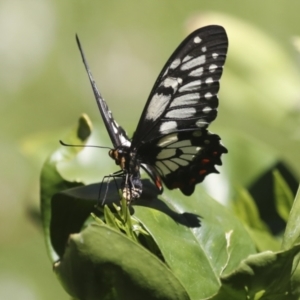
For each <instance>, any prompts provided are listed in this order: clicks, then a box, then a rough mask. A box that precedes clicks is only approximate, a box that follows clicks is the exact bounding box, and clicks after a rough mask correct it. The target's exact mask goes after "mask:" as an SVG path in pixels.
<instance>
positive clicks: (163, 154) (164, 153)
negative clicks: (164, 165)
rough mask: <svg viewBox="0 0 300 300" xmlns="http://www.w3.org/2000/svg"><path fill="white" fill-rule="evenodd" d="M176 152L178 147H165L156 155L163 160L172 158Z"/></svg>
mask: <svg viewBox="0 0 300 300" xmlns="http://www.w3.org/2000/svg"><path fill="white" fill-rule="evenodd" d="M175 154H176V149H165V148H163V149H162V150H161V151H160V152H159V153H158V155H157V156H156V158H157V159H159V160H163V159H166V158H171V157H173V156H175Z"/></svg>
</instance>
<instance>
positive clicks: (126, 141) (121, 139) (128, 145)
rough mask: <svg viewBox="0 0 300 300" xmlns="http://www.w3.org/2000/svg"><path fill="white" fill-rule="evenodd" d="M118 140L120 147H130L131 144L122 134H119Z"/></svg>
mask: <svg viewBox="0 0 300 300" xmlns="http://www.w3.org/2000/svg"><path fill="white" fill-rule="evenodd" d="M119 138H120V141H121V144H122V146H127V147H130V146H131V142H130V141H129V140H128V139H127V138H126V137H125V136H124V135H123V134H121V135H120V136H119Z"/></svg>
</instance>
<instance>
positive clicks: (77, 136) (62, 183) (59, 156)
mask: <svg viewBox="0 0 300 300" xmlns="http://www.w3.org/2000/svg"><path fill="white" fill-rule="evenodd" d="M90 132H91V125H90V121H89V119H88V117H87V116H86V115H83V116H82V117H80V119H79V124H78V126H77V127H76V128H75V129H74V130H73V131H72V132H71V133H70V134H69V135H68V136H67V137H66V139H65V141H66V142H68V143H72V144H77V145H78V144H80V145H84V141H85V140H86V139H87V138H88V136H89V135H90ZM80 150H81V148H76V147H62V146H61V147H59V148H58V149H57V150H56V151H55V152H53V154H52V155H51V156H50V157H49V158H48V159H47V160H46V162H45V163H44V165H43V168H42V171H41V176H40V197H41V216H42V222H43V230H44V235H45V239H46V246H47V250H48V254H49V256H50V258H51V260H52V261H56V260H57V259H58V258H59V255H58V253H57V252H56V250H55V248H54V247H53V244H52V241H51V238H50V235H51V234H50V223H51V219H52V212H51V199H52V197H53V195H54V194H56V193H57V192H60V191H62V190H65V189H68V188H71V187H75V186H81V185H83V184H82V183H80V182H70V181H67V180H65V179H64V178H63V177H62V175H61V174H60V173H59V171H58V168H57V167H58V165H59V164H60V163H61V162H66V161H69V160H70V159H72V158H74V157H75V156H76V155H77V153H78V152H79V151H80Z"/></svg>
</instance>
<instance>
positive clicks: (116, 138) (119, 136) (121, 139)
mask: <svg viewBox="0 0 300 300" xmlns="http://www.w3.org/2000/svg"><path fill="white" fill-rule="evenodd" d="M76 41H77V45H78V48H79V51H80V54H81V57H82V61H83V64H84V66H85V69H86V71H87V74H88V77H89V80H90V83H91V86H92V89H93V92H94V96H95V99H96V102H97V105H98V108H99V111H100V113H101V116H102V119H103V122H104V124H105V127H106V129H107V132H108V134H109V137H110V139H111V141H112V143H113V145H114V147H115V148H117V147H119V146H128V147H129V146H130V144H131V142H130V141H129V138H128V137H127V134H126V132H125V130H124V129H123V128H122V127H121V126H119V125H118V123H117V122H116V121H115V119H114V118H113V116H112V113H111V111H110V110H109V108H108V106H107V104H106V102H105V100H104V99H103V97H102V96H101V94H100V92H99V90H98V88H97V85H96V82H95V80H94V78H93V75H92V72H91V70H90V68H89V66H88V63H87V61H86V59H85V55H84V52H83V50H82V47H81V44H80V41H79V38H78V36H77V35H76Z"/></svg>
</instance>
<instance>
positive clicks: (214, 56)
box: [211, 53, 219, 59]
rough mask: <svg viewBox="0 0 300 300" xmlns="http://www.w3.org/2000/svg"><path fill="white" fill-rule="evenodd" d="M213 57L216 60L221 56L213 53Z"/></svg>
mask: <svg viewBox="0 0 300 300" xmlns="http://www.w3.org/2000/svg"><path fill="white" fill-rule="evenodd" d="M211 56H212V57H213V59H216V58H217V57H218V56H219V54H218V53H213V54H212V55H211Z"/></svg>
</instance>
